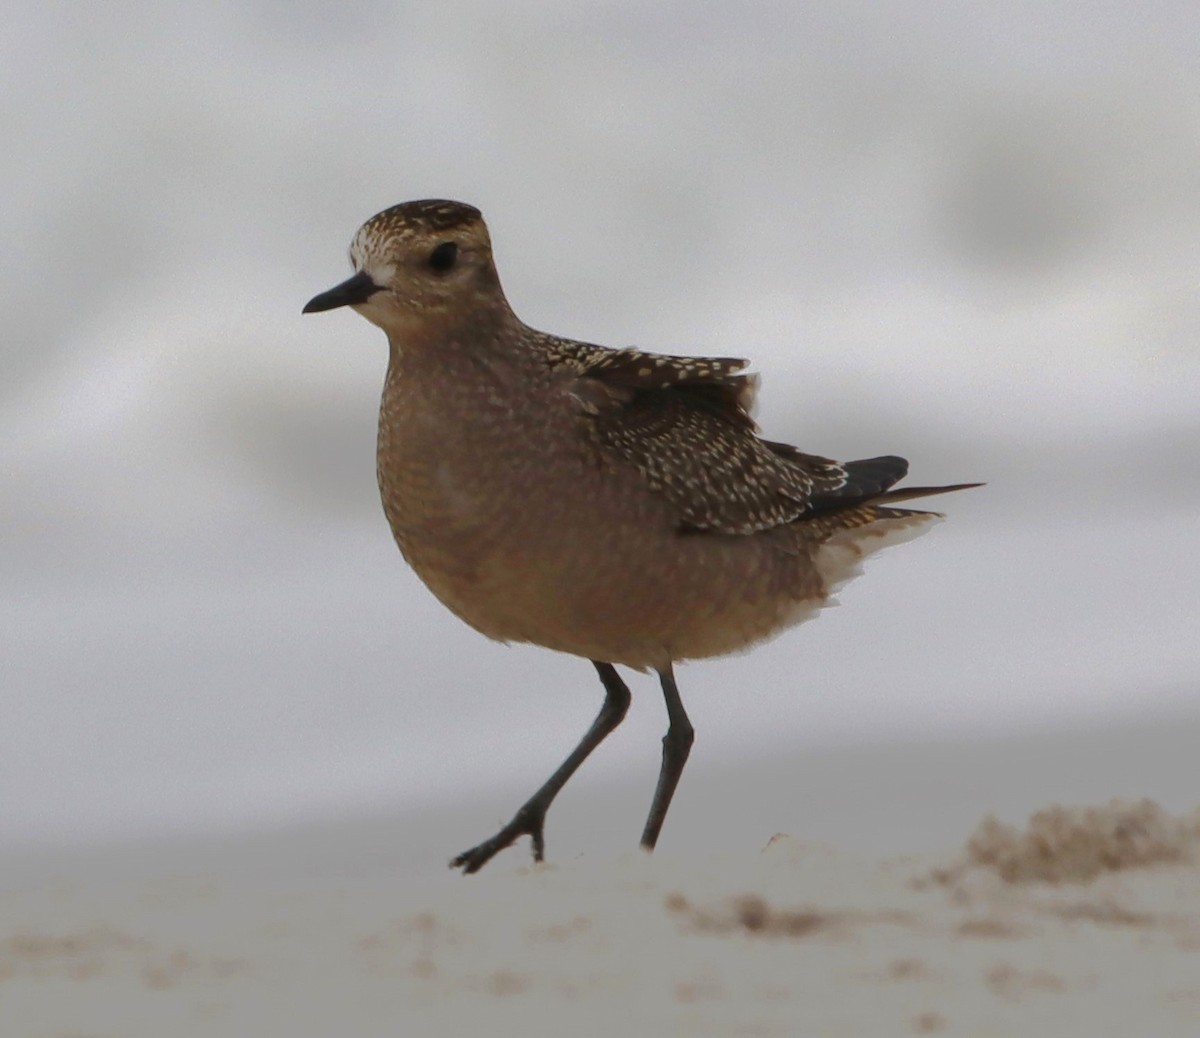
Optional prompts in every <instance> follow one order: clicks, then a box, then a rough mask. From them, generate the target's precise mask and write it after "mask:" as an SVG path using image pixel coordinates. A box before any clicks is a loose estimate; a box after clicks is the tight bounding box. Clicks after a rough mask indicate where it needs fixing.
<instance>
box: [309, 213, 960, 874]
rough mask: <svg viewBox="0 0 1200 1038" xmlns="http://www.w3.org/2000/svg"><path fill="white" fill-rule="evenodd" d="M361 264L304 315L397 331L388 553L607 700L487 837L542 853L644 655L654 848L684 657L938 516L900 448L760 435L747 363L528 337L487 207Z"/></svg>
mask: <svg viewBox="0 0 1200 1038" xmlns="http://www.w3.org/2000/svg"><path fill="white" fill-rule="evenodd" d="M350 261H351V265H352V267H353V270H354V273H353V275H352V276H351V277H350V278H349V279H348V280H345V281H343V282H341V283H340V284H338V285H336V287H334V288H331V289H329V290H328V291H326V292H322V293H321V294H319V295H317V296H315V297H314V298H313V299H311V300H310V301H309V302H308V304H307V305H306V306H305V307H304V308H303V312H304V313H315V312H322V311H328V310H334V309H337V308H340V307H350V308H351V309H352V310H354V311H356V312H357V313H358V314H360V315H361V316H363V317H365V318H366V319H367V320H368V321H370V322H371V323H372V324H374V325H377V326H378V327H379V328H381V329H382V330H383V331H384V332H385V333H386V335H387V340H388V365H387V373H386V376H385V380H384V386H383V395H382V401H381V404H380V412H379V430H378V442H377V452H376V471H377V476H378V482H379V490H380V496H381V499H382V503H383V511H384V514H385V516H386V518H387V521H388V523H389V525H390V527H391V531H392V534H393V536H394V538H395V541H396V543H397V545H398V547H399V549H400V552H401V554H402V555H403V557H404V559H405V560H406V561H407V563H408V564H409V566H411V568H412V569H413V570H414V571H415V572H416V574H417V576H418V577H419V578H420V579H421V580H422V581H423V582H424V584H425V585H426V586H427V587H428V588H429V590H430V591H431V592H432V593H433V594H434V595H435V596H436V597H437V598H438V599H439V600H440V601H441V602H442V603H443V604H444V605H445V606H446V607H447V608H448V609H449V610H450V611H451V612H452V613H454V614H455V615H456V616H458V617H459V618H460V619H461V620H463V621H465V622H466V623H467V624H468V625H469V626H471V627H473V628H474V629H475V630H477V631H479V632H480V633H482V634H484V635H486V636H487V637H489V638H492V639H495V640H497V641H500V642H505V643H531V644H533V645H537V646H542V647H544V648H547V649H552V650H555V651H558V652H562V653H568V654H570V655H573V656H578V657H582V658H583V659H586V660H589V661H591V663H592V665H593V666H594V668H595V670H596V672H597V674H598V676H599V678H600V682H601V684H602V686H603V689H604V702H603V705H602V706H601V708H600V711H599V713H598V714H597V715H596V718H595V720H594V721H593V722H592V725H591V727H590V728H589V729H588V731H587V732H586V734H585V735H584V736H583V738H582V739H581V740H580V742H579V743H578V745H577V746H576V747H575V749H574V750H573V751H572V752H571V753H570V754H569V755H568V756H567V758H566V759H565V760H564V761H563V762H562V764H561V765H560V766H559V767H558V769H557V770H555V771H554V773H553V774H552V775H551V776H550V778H549V779H548V780H547V781H546V782H545V783H544V784H543V785H542V786H541V787H540V788H539V789H538V790H537V791H536V792H535V793H534V794H533V795H532V796H531V797H530V798H529V799H528V800H527V801H526V802H525V803H524V804H523V805H522V806H521V807H520V808H519V809H518V810H517V812H516V813H515V814H514V815H513V817H512V819H511V820H510V821H509V822H508V823H507V824H506V825H504V826H503V827H502V828H500V830H499V831H498V832H496V833H495V834H494V835H493V836H491V837H489V838H488V839H486V840H483V841H482V842H481V843H478V844H476V845H475V846H473V847H471V848H470V849H469V850H466V851H464V852H462V853H461V854H458V855H456V856H455V857H454V858H453V859H452V860H451V862H450V865H451V867H452V868H457V869H461V870H462V872H463V873H465V874H469V873H474V872H477V871H478V870H479V869H481V868H483V866H484V865H486V864H487V863H488V862H489V861H490V860H491V859H492V858H494V857H495V856H496V855H497V854H498V853H499V852H501V851H502V850H504V849H506V848H508V847H510V846H512V845H513V844H514V843H516V842H517V841H518V840H520V839H521V838H523V837H528V838H529V840H530V844H531V850H532V856H533V859H534V861H539V862H540V861H542V860H544V855H545V837H544V827H545V820H546V814H547V811H548V809H549V808H550V805H551V802H552V801H553V800H554V798H555V796H556V795H557V794H558V792H559V791H560V790H561V789H562V788H563V786H564V785H565V784H566V782H567V781H568V780H569V779H570V778H571V776H572V775H573V774H574V773H575V771H576V770H577V769H578V768H579V767H580V765H582V764H583V762H584V761H585V760H586V759H587V757H588V756H589V755H590V754H591V753H592V751H593V750H595V749H596V747H597V746H599V745H600V743H601V742H603V741H604V739H605V738H606V737H607V736H608V735H609V734H611V733H612V731H613V730H614V729H616V727H617V726H618V725H619V724H620V723H621V721H622V720H623V719H624V717H625V714H626V711H627V710H628V707H629V704H630V699H631V694H630V691H629V688H628V686H627V685H626V683H625V681H624V680H623V679H622V678H621V676H620V675H619V674H618V672H617V670H616V668H617V667H618V666H622V667H626V668H630V669H632V670H634V671H641V672H647V671H653V672H654V673H656V674H657V676H658V681H659V684H660V686H661V689H662V694H663V698H664V701H665V704H666V712H667V719H668V727H667V732H666V734H665V735H664V737H663V742H662V759H661V765H660V770H659V777H658V782H657V784H656V787H655V790H654V794H653V798H652V800H651V807H650V811H649V815H648V817H647V819H646V823H645V826H644V828H643V830H642V836H641V841H640V843H641V846H642V848H644V849H645V850H646V851H653V849H654V847H655V845H656V844H657V842H658V839H659V834H660V832H661V830H662V826H663V822H664V820H665V818H666V815H667V810H668V808H669V807H670V804H671V799H672V797H673V795H674V793H675V789H676V786H677V785H678V783H679V779H680V775H681V774H682V772H683V769H684V765H685V764H686V762H687V760H688V756H689V753H690V751H691V748H692V744H693V741H694V728H693V726H692V724H691V721H690V719H689V718H688V715H687V712H686V711H685V709H684V706H683V702H682V699H681V698H680V694H679V688H678V685H677V684H676V679H675V673H674V665H675V664H676V663H680V662H682V661H685V660H698V659H705V658H709V657H714V656H721V655H725V654H728V653H733V652H738V651H740V650H742V649H745V648H747V647H749V646H751V645H753V644H755V643H758V642H761V641H764V640H766V639H768V638H770V637H772V636H774V635H776V634H778V633H780V632H781V631H783V630H784V629H786V628H789V627H791V626H793V625H795V624H797V623H800V622H801V621H803V620H807V619H809V618H810V617H812V616H813V615H814V614H816V613H817V612H818V611H819V609H820V608H821V607H822V606H823V605H825V604H826V603H827V602H828V601H829V599H830V596H831V594H832V593H833V592H834V591H835V590H837V589H838V587H839V586H840V585H841V584H843V583H844V582H845V581H846V580H848V579H849V578H850V577H852V576H855V575H856V574H857V573H858V571H859V564H860V562H861V560H862V559H863V557H865V556H866V555H868V554H871V553H873V552H875V551H877V550H879V549H881V548H884V547H887V546H889V545H892V544H895V543H898V542H901V541H905V540H908V539H910V538H912V537H914V536H916V535H917V534H919V533H921V532H923V531H924V530H925V529H926V528H927V527H928V526H929V525H930V524H931V523H933V522H934V521H935V520H937V519H941V518H943V517H942V516H941V515H940V514H939V513H936V512H925V511H913V510H909V509H903V508H897V507H895V505H896V504H897V503H898V502H901V501H905V500H908V499H912V498H920V497H926V496H930V495H933V494H944V493H949V492H951V491H956V490H963V489H967V488H969V487H973V486H979V485H981V484H976V483H963V484H955V485H948V486H934V487H914V488H908V489H892V488H893V486H894V484H895V483H897V482H898V481H899V480H900V479H901V478H902V477H903V476H905V475H906V474H907V471H908V462H907V461H906V460H905V459H903V458H900V457H895V456H891V455H888V456H883V457H877V458H868V459H865V460H859V461H849V462H845V463H839V462H836V461H833V460H831V459H828V458H825V457H820V456H817V455H812V454H806V453H803V452H801V451H800V450H798V449H797V448H795V447H793V446H790V445H788V444H785V443H777V442H773V441H771V440H767V439H764V438H762V437H761V436H759V432H758V427H757V425H756V423H755V421H754V419H753V418H752V416H751V414H752V408H753V405H754V397H755V392H756V390H757V386H758V378H757V376H756V375H754V374H752V373H750V372H748V371H747V370H746V368H747V366H748V364H749V362H748V361H747V360H743V359H738V358H730V357H689V356H673V355H667V354H656V353H650V352H645V351H643V350H640V349H635V348H613V347H605V346H599V345H594V344H591V343H587V342H580V341H576V340H574V339H569V338H564V337H562V336H558V335H551V334H548V333H545V332H541V331H537V330H535V329H533V328H531V327H530V326H528V325H526V324H525V323H524V322H523V321H521V319H520V318H519V317H517V315H516V314H515V313H514V312H513V310H512V308H511V307H510V306H509V303H508V301H507V299H506V297H505V294H504V291H503V289H502V287H501V284H500V278H499V275H498V273H497V268H496V264H495V261H494V258H493V253H492V244H491V239H490V236H489V233H488V229H487V226H486V225H485V223H484V220H483V217H482V215H481V213H480V211H479V210H478V209H477V208H475V207H474V206H471V205H468V204H466V203H463V202H455V201H449V200H445V199H426V200H420V201H411V202H404V203H401V204H399V205H395V206H392V207H390V208H388V209H385V210H383V211H382V212H380V213H378V214H376V215H375V216H373V217H371V218H370V219H369V220H367V222H366V223H364V224H363V225H362V226H361V227H360V228H359V229H358V231H357V232H356V233H355V235H354V238H353V240H352V242H351V245H350Z"/></svg>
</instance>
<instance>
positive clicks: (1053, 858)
mask: <svg viewBox="0 0 1200 1038" xmlns="http://www.w3.org/2000/svg"><path fill="white" fill-rule="evenodd" d="M1198 858H1200V812H1197V813H1196V814H1194V815H1192V816H1191V817H1189V818H1176V817H1174V816H1173V815H1170V814H1168V813H1167V812H1166V811H1164V810H1163V809H1162V808H1161V807H1159V806H1158V804H1156V803H1154V801H1152V800H1139V801H1137V802H1135V803H1127V802H1125V801H1121V800H1114V801H1112V802H1111V803H1109V804H1108V805H1106V806H1104V807H1063V806H1060V805H1058V804H1055V805H1053V806H1051V807H1047V808H1045V809H1043V810H1041V811H1038V812H1037V813H1035V814H1034V815H1033V816H1032V817H1031V818H1030V819H1029V824H1028V826H1027V827H1026V829H1025V831H1024V832H1022V831H1020V830H1018V829H1017V828H1015V827H1013V826H1010V825H1005V824H1004V823H1003V822H1000V821H998V820H997V819H996V818H995V817H993V816H990V815H989V816H988V817H987V818H985V819H984V820H983V822H982V823H981V824H980V826H979V828H978V829H977V830H976V831H975V833H974V835H973V836H972V837H971V838H970V840H969V841H968V843H967V860H968V864H969V865H974V866H979V867H982V868H987V869H991V870H992V871H994V872H996V873H997V874H998V875H999V876H1000V877H1001V878H1002V879H1004V880H1005V881H1007V882H1009V883H1029V882H1039V881H1040V882H1048V883H1083V882H1087V881H1089V880H1092V879H1095V878H1096V877H1097V876H1099V875H1100V874H1101V873H1104V872H1117V871H1120V870H1122V869H1133V868H1140V867H1143V866H1146V865H1157V864H1166V863H1177V862H1189V861H1196V860H1197V859H1198Z"/></svg>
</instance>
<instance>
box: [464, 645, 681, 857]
mask: <svg viewBox="0 0 1200 1038" xmlns="http://www.w3.org/2000/svg"><path fill="white" fill-rule="evenodd" d="M592 663H593V664H595V667H596V670H597V672H598V673H599V674H600V680H601V681H602V682H604V705H603V706H602V707H601V708H600V713H598V714H597V715H596V720H594V721H593V722H592V726H591V728H589V729H588V730H587V734H586V735H585V736H584V737H583V739H582V740H581V741H580V743H579V745H578V746H576V747H575V749H574V750H572V751H571V755H570V756H569V757H568V758H567V759H566V760H565V761H563V762H562V764H561V765H559V768H558V770H557V771H556V772H555V773H554V774H553V775H551V776H550V778H549V779H547V781H546V784H545V785H544V786H542V788H541V789H539V790H538V791H537V792H536V793H534V794H533V796H531V797H530V798H529V799H528V800H526V801H525V803H524V804H523V805H522V807H521V809H520V810H519V811H518V812H517V813H516V814H515V815H513V820H512V821H511V822H509V823H508V825H506V826H505V827H504V828H503V829H501V830H500V831H499V832H498V833H496V835H495V836H493V837H492V838H491V839H490V840H484V841H483V843H481V844H479V845H478V846H477V847H472V848H471V849H470V850H469V851H463V853H462V854H460V855H459V856H458V857H457V858H455V859H454V860H453V861H451V862H450V867H451V868H452V869H462V870H463V872H464V873H472V872H478V871H479V870H480V869H481V868H483V867H484V865H486V864H487V863H488V862H489V861H491V859H492V858H493V857H494V856H495V855H496V854H498V853H499V852H500V851H502V850H504V848H505V847H510V846H512V844H513V843H515V842H516V841H517V840H518V839H519V838H520V837H522V836H528V837H529V838H530V839H531V840H532V842H533V860H534V861H541V860H542V856H543V854H544V852H545V840H544V839H543V837H542V826H543V824H544V823H545V821H546V812H547V811H548V810H549V808H550V804H551V802H552V801H553V800H554V798H555V797H556V796H557V795H558V791H559V790H560V789H562V788H563V786H565V785H566V784H567V780H568V779H569V778H570V777H571V776H572V775H574V774H575V772H576V771H577V770H578V768H579V765H581V764H582V763H583V762H584V761H585V760H587V758H588V754H590V753H591V752H592V750H594V749H595V748H596V747H597V746H599V745H600V744H601V743H602V742H603V741H604V738H605V736H607V735H608V733H609V732H611V731H612V730H613V729H614V728H616V727H617V725H619V724H620V723H621V722H622V721H623V720H624V718H625V711H627V710H628V709H629V689H628V688H626V687H625V682H624V681H622V680H621V679H620V677H618V675H617V672H616V669H615V668H614V667H613V665H612V664H611V663H599V662H597V661H596V660H592ZM676 700H678V694H676ZM668 709H670V705H669V704H668ZM679 709H680V711H681V712H682V710H683V707H680V708H679ZM684 720H685V721H686V720H687V718H686V717H685V718H684ZM686 755H687V754H686V752H685V754H684V756H686ZM672 788H674V786H672ZM667 799H668V800H670V799H671V797H670V794H669V793H668V794H667ZM664 810H665V808H664ZM643 842H644V840H643Z"/></svg>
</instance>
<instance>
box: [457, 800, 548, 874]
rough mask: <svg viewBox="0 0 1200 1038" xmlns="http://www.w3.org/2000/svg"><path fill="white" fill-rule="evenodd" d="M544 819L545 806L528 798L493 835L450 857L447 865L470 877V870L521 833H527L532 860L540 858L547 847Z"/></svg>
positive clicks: (484, 862) (476, 869)
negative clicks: (543, 830)
mask: <svg viewBox="0 0 1200 1038" xmlns="http://www.w3.org/2000/svg"><path fill="white" fill-rule="evenodd" d="M545 821H546V808H545V807H544V806H543V805H541V804H537V803H535V802H534V801H530V802H529V803H527V804H526V805H525V806H524V807H522V808H521V810H520V811H518V812H517V813H516V814H515V815H514V816H513V820H512V821H511V822H509V823H508V825H506V826H505V827H504V828H503V829H501V830H500V831H499V832H498V833H496V835H495V836H493V837H490V838H489V839H487V840H484V841H483V843H480V844H476V845H475V846H474V847H472V848H471V849H470V850H469V851H463V852H462V854H460V855H458V856H457V857H455V858H452V859H451V861H450V868H452V869H462V870H463V874H464V875H467V876H469V875H470V874H471V873H472V872H478V871H479V870H480V869H481V868H483V867H484V866H485V865H486V864H487V863H488V862H489V861H491V860H492V858H494V857H495V856H496V855H497V854H499V853H500V852H501V851H502V850H504V849H505V848H506V847H511V846H512V845H513V844H514V843H516V842H517V840H519V839H520V838H521V837H522V836H528V837H529V838H530V841H531V842H532V845H533V848H532V849H533V860H534V861H542V860H543V857H544V855H545V850H546V841H545V839H544V838H543V836H542V826H543V824H544V823H545Z"/></svg>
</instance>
